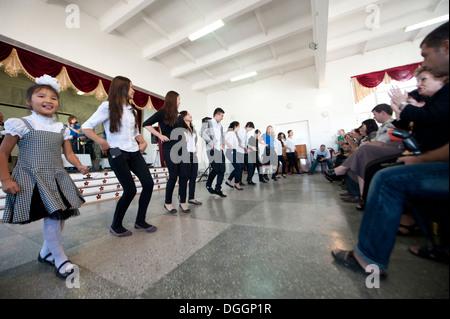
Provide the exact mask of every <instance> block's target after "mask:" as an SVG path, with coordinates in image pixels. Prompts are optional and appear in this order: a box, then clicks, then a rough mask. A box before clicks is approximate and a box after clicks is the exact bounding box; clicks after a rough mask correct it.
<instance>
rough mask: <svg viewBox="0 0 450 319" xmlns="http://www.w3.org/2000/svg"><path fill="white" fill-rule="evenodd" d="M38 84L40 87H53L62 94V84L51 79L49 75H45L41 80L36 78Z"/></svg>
mask: <svg viewBox="0 0 450 319" xmlns="http://www.w3.org/2000/svg"><path fill="white" fill-rule="evenodd" d="M35 81H36V84H39V85H48V86H51V87H52V88H53V89H55V91H56V92H57V93H59V92H61V84H59V83H58V80H57V79H55V78H53V77H51V76H50V75H48V74H44V75H43V76H41V77H40V78H36V80H35Z"/></svg>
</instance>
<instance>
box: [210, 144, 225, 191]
mask: <svg viewBox="0 0 450 319" xmlns="http://www.w3.org/2000/svg"><path fill="white" fill-rule="evenodd" d="M208 159H209V163H210V165H211V172H210V173H209V176H208V180H207V181H206V187H212V186H211V185H212V183H213V181H214V178H216V176H217V180H216V187H215V190H218V191H219V190H221V189H222V183H223V178H224V176H225V156H224V154H223V151H218V150H214V149H212V150H210V151H209V152H208Z"/></svg>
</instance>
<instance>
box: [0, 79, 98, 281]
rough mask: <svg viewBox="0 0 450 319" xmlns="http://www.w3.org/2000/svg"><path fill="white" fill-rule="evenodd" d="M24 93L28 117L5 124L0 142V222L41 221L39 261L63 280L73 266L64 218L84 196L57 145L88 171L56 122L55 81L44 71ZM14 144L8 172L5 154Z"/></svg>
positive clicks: (71, 159) (56, 84)
mask: <svg viewBox="0 0 450 319" xmlns="http://www.w3.org/2000/svg"><path fill="white" fill-rule="evenodd" d="M36 83H37V84H36V85H33V86H32V87H30V88H29V89H28V91H27V99H26V103H27V106H28V107H30V109H31V115H30V116H27V117H23V118H11V119H9V120H7V121H6V122H5V130H4V131H2V134H3V135H4V136H5V137H4V141H3V143H2V144H1V146H0V180H1V183H2V189H3V191H4V192H5V193H6V194H7V195H6V201H5V210H4V214H3V222H4V223H10V224H27V223H30V222H33V221H37V220H40V219H44V239H45V241H44V246H43V247H42V250H41V251H40V253H39V255H38V260H39V261H40V262H44V263H47V264H50V265H52V266H54V267H55V271H56V275H57V276H58V277H60V278H67V277H68V276H69V275H70V274H71V273H72V272H73V271H74V270H73V268H74V267H73V264H72V263H71V262H70V261H69V260H68V258H67V256H66V254H65V253H64V249H63V246H62V238H61V232H62V229H63V227H64V221H65V220H66V219H68V218H69V217H71V216H76V215H79V211H78V208H79V207H80V206H81V205H82V204H83V203H84V199H83V197H82V195H81V193H80V192H79V190H78V188H77V187H76V186H75V184H74V182H73V181H72V179H71V178H70V176H69V174H67V172H66V171H65V169H64V167H63V162H62V159H61V146H62V148H63V151H64V155H65V157H66V159H67V161H68V162H69V163H71V164H72V165H74V166H75V167H76V168H77V169H78V170H79V171H80V172H81V173H83V174H87V172H88V171H89V169H88V167H87V166H83V165H82V164H81V163H80V161H79V159H78V158H77V157H76V155H75V154H74V153H73V151H72V145H71V143H70V132H69V129H67V128H64V125H63V123H60V122H56V121H55V113H56V112H57V110H58V106H59V95H58V93H59V91H60V90H59V87H60V85H59V84H58V83H57V80H56V79H54V78H52V77H50V76H48V75H44V76H42V77H40V78H37V79H36ZM16 144H17V145H18V147H19V155H18V158H17V164H16V167H15V168H14V170H13V173H12V175H10V173H9V169H8V157H9V155H10V154H11V151H12V150H13V148H14V146H15V145H16Z"/></svg>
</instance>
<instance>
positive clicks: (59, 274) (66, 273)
mask: <svg viewBox="0 0 450 319" xmlns="http://www.w3.org/2000/svg"><path fill="white" fill-rule="evenodd" d="M67 263H72V262H71V261H70V260H66V261H65V262H63V263H62V264H61V265H60V266H59V267H58V268H56V267H55V268H56V277H58V278H61V279H66V278H67V277H69V276H70V275H71V274H73V272H74V271H75V270H74V269H72V270H71V271H70V273H69V272H65V273H64V274H62V273H60V272H59V270H60V269H61V268H62V266H64V265H65V264H67Z"/></svg>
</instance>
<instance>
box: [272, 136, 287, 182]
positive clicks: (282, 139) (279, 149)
mask: <svg viewBox="0 0 450 319" xmlns="http://www.w3.org/2000/svg"><path fill="white" fill-rule="evenodd" d="M284 142H286V135H285V134H284V133H283V132H280V133H278V136H277V139H276V140H275V149H276V151H277V155H278V167H277V171H276V172H275V173H274V174H275V175H274V176H276V173H277V172H278V168H279V167H280V163H281V176H283V177H284V178H286V159H285V158H284V156H283V148H284V147H285V145H284ZM274 176H272V179H273V178H274Z"/></svg>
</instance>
